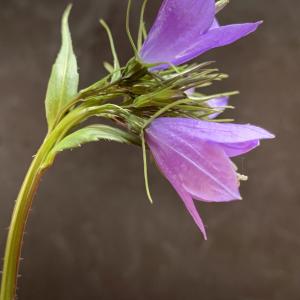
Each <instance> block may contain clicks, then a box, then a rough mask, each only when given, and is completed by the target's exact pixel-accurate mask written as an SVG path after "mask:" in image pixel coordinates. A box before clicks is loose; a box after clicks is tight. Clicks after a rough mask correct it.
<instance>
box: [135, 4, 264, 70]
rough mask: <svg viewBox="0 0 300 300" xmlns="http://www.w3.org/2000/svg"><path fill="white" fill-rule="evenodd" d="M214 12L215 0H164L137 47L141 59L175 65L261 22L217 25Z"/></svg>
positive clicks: (221, 44)
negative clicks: (147, 32) (145, 35)
mask: <svg viewBox="0 0 300 300" xmlns="http://www.w3.org/2000/svg"><path fill="white" fill-rule="evenodd" d="M215 14H216V8H215V0H164V1H163V3H162V5H161V8H160V10H159V13H158V16H157V18H156V20H155V22H154V25H153V26H152V28H151V30H150V32H149V34H148V37H147V39H146V40H145V43H144V44H143V46H142V49H141V51H140V57H141V59H142V60H143V61H144V62H146V63H168V64H173V65H179V64H182V63H185V62H188V61H190V60H191V59H193V58H195V57H197V56H199V55H200V54H202V53H204V52H206V51H208V50H211V49H213V48H217V47H221V46H225V45H228V44H231V43H233V42H235V41H236V40H238V39H240V38H242V37H244V36H246V35H248V34H250V33H251V32H253V31H255V30H256V29H257V27H258V26H259V25H260V24H261V23H262V22H256V23H243V24H232V25H226V26H219V24H218V22H217V21H216V19H215ZM166 66H167V65H166V64H163V65H161V66H159V67H158V68H164V67H166Z"/></svg>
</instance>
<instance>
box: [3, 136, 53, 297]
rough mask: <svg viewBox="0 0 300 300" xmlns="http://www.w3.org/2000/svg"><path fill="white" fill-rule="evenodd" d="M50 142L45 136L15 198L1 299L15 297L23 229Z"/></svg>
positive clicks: (5, 257) (7, 243)
mask: <svg viewBox="0 0 300 300" xmlns="http://www.w3.org/2000/svg"><path fill="white" fill-rule="evenodd" d="M52 143H53V142H52V141H51V139H49V137H46V139H45V141H44V143H43V144H42V146H41V147H40V149H39V151H38V152H37V154H36V156H35V157H34V159H33V161H32V163H31V166H30V167H29V170H28V172H27V174H26V176H25V179H24V182H23V184H22V187H21V189H20V192H19V195H18V197H17V200H16V204H15V207H14V211H13V215H12V219H11V223H10V227H9V231H8V237H7V242H6V248H5V255H4V266H3V271H2V281H1V291H0V299H1V300H12V299H14V297H15V290H16V285H17V278H18V270H19V263H20V255H21V246H22V240H23V235H24V229H25V226H26V222H27V218H28V214H29V211H30V208H31V205H32V201H33V198H34V195H35V192H36V190H37V188H38V185H39V182H40V179H41V177H42V175H43V173H44V171H45V168H43V167H42V165H43V163H44V161H45V158H46V157H47V154H48V153H49V149H50V147H51V144H52Z"/></svg>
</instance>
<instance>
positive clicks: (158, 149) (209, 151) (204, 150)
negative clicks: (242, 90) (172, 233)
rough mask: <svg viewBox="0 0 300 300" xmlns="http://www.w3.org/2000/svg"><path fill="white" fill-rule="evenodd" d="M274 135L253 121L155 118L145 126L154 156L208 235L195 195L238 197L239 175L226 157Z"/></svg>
mask: <svg viewBox="0 0 300 300" xmlns="http://www.w3.org/2000/svg"><path fill="white" fill-rule="evenodd" d="M271 138H274V135H272V134H270V133H269V132H267V131H266V130H264V129H262V128H259V127H255V126H252V125H238V124H229V123H216V122H207V121H201V120H195V119H189V118H158V119H156V120H154V121H153V122H152V123H151V125H150V126H149V127H148V128H147V129H146V141H147V144H148V146H149V148H150V150H151V152H152V155H153V156H154V159H155V161H156V163H157V165H158V167H159V169H160V170H161V171H162V173H163V174H164V175H165V177H166V178H167V179H168V181H169V182H170V183H171V184H172V186H173V187H174V189H175V190H176V191H177V193H178V194H179V196H180V197H181V198H182V200H183V202H184V204H185V206H186V208H187V210H188V211H189V213H190V214H191V215H192V217H193V219H194V221H195V222H196V224H197V225H198V227H199V229H200V230H201V232H202V233H203V236H204V238H205V239H206V238H207V237H206V232H205V227H204V225H203V222H202V220H201V218H200V216H199V214H198V212H197V209H196V207H195V204H194V201H193V198H194V199H196V200H200V201H205V202H227V201H232V200H239V199H241V196H240V193H239V178H238V174H237V173H236V168H235V166H234V164H233V163H232V162H231V160H230V158H231V157H235V156H238V155H241V154H244V153H246V152H249V151H250V150H252V149H254V148H256V147H257V146H258V145H259V143H260V140H261V139H271Z"/></svg>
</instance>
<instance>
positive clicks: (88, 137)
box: [43, 124, 141, 167]
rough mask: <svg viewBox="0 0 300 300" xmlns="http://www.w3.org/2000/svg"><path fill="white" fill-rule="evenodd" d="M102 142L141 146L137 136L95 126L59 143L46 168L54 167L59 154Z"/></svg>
mask: <svg viewBox="0 0 300 300" xmlns="http://www.w3.org/2000/svg"><path fill="white" fill-rule="evenodd" d="M100 140H107V141H114V142H119V143H124V144H135V145H140V144H141V141H140V138H139V137H137V136H136V135H134V134H132V133H129V132H126V131H123V130H121V129H118V128H114V127H111V126H108V125H102V124H95V125H90V126H87V127H84V128H82V129H79V130H77V131H75V132H73V133H71V134H70V135H68V136H66V137H65V138H64V139H62V140H61V141H60V142H58V143H57V144H56V145H55V146H54V147H53V149H52V150H51V151H50V153H49V154H48V157H47V159H46V160H45V163H44V166H43V167H47V166H48V165H52V163H53V161H54V159H55V157H56V155H57V154H58V153H59V152H62V151H64V150H68V149H74V148H78V147H81V146H82V145H83V144H87V143H90V142H98V141H100Z"/></svg>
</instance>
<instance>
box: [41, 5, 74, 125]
mask: <svg viewBox="0 0 300 300" xmlns="http://www.w3.org/2000/svg"><path fill="white" fill-rule="evenodd" d="M71 8H72V7H71V5H69V6H68V7H67V9H66V10H65V12H64V15H63V18H62V28H61V31H62V46H61V49H60V51H59V53H58V56H57V59H56V62H55V64H54V65H53V67H52V72H51V76H50V80H49V83H48V89H47V94H46V116H47V121H48V127H49V130H51V129H52V127H53V126H54V123H55V121H56V118H57V117H58V115H59V113H60V112H61V110H62V108H64V107H65V106H66V105H67V104H68V103H70V102H71V101H72V99H73V98H74V96H75V95H76V94H77V92H78V82H79V75H78V68H77V61H76V57H75V54H74V52H73V46H72V39H71V34H70V30H69V25H68V19H69V15H70V11H71Z"/></svg>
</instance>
